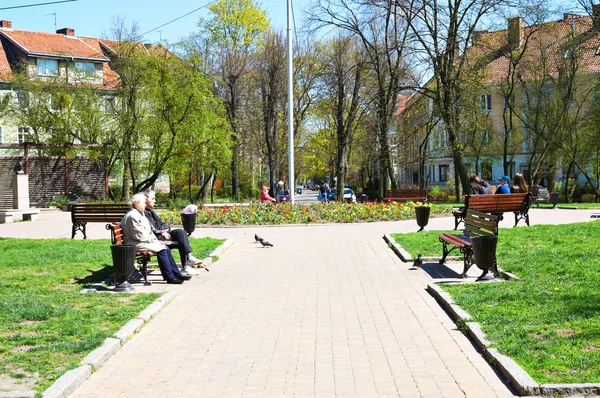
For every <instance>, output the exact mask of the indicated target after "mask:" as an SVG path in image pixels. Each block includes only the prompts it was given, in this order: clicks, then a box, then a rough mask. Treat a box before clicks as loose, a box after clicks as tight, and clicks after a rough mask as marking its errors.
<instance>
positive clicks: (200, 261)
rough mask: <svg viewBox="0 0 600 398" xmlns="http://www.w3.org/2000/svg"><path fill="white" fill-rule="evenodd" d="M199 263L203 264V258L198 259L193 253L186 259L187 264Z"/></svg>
mask: <svg viewBox="0 0 600 398" xmlns="http://www.w3.org/2000/svg"><path fill="white" fill-rule="evenodd" d="M198 264H202V260H198V259H197V258H196V257H194V256H192V255H191V254H188V256H187V260H186V261H185V265H189V266H194V265H198Z"/></svg>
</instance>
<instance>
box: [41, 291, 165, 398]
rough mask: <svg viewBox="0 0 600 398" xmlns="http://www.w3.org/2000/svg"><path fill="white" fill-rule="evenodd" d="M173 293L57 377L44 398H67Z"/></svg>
mask: <svg viewBox="0 0 600 398" xmlns="http://www.w3.org/2000/svg"><path fill="white" fill-rule="evenodd" d="M176 296H177V293H176V292H174V291H171V292H167V293H164V294H163V295H161V296H160V297H159V298H157V299H156V300H154V301H153V302H152V303H150V305H148V306H147V307H146V308H145V309H144V310H142V311H141V312H140V313H139V314H138V315H136V317H135V318H133V319H131V320H129V321H128V322H127V323H126V324H125V325H123V326H122V327H121V329H119V330H118V331H116V332H115V333H114V334H113V335H112V336H111V337H107V338H106V339H105V340H104V343H103V344H102V345H101V346H100V347H98V348H96V349H95V350H93V351H92V352H90V353H89V354H88V355H87V356H86V357H85V358H84V359H82V360H81V362H80V363H79V365H80V366H79V367H77V368H75V369H72V370H69V371H67V372H66V373H65V374H63V375H62V376H61V377H59V378H58V379H57V380H56V381H55V382H54V383H53V384H52V385H51V386H50V387H48V388H47V389H46V390H44V392H43V393H42V397H44V398H63V397H68V396H69V395H70V394H71V393H72V392H73V391H75V390H76V389H77V388H78V387H79V386H81V384H83V382H85V381H86V380H87V379H88V378H89V377H90V376H91V375H92V373H94V372H95V371H96V370H98V369H99V368H100V367H101V366H102V365H103V364H104V363H105V362H106V361H108V360H109V359H110V358H111V357H112V356H113V355H114V354H116V353H117V352H118V351H119V350H120V349H121V348H122V347H123V345H124V344H125V343H127V341H129V340H130V339H131V338H132V337H133V335H134V334H135V333H137V332H138V331H139V330H140V329H141V328H142V327H143V326H145V325H146V324H147V323H148V322H149V321H150V320H151V319H152V318H153V317H154V316H155V315H156V314H158V313H159V312H160V311H161V310H162V309H163V308H165V307H166V306H167V305H168V304H169V303H170V302H171V301H173V299H175V297H176Z"/></svg>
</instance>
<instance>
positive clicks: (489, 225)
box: [465, 209, 498, 237]
mask: <svg viewBox="0 0 600 398" xmlns="http://www.w3.org/2000/svg"><path fill="white" fill-rule="evenodd" d="M465 235H467V236H469V237H471V236H492V235H498V216H495V215H493V214H488V213H483V212H480V211H477V210H472V209H469V210H467V219H466V220H465Z"/></svg>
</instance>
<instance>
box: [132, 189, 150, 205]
mask: <svg viewBox="0 0 600 398" xmlns="http://www.w3.org/2000/svg"><path fill="white" fill-rule="evenodd" d="M140 202H143V203H146V195H144V194H143V193H141V192H138V193H136V194H135V195H133V196H132V197H131V199H129V206H131V207H134V206H135V204H136V203H140Z"/></svg>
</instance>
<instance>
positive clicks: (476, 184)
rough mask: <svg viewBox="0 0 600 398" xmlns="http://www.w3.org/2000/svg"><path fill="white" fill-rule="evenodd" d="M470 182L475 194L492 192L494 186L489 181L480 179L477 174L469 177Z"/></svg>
mask: <svg viewBox="0 0 600 398" xmlns="http://www.w3.org/2000/svg"><path fill="white" fill-rule="evenodd" d="M469 182H470V183H471V187H472V188H473V195H484V194H491V193H492V186H491V185H490V184H488V182H487V181H485V180H482V179H480V178H479V177H478V176H476V175H472V176H471V177H469Z"/></svg>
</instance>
